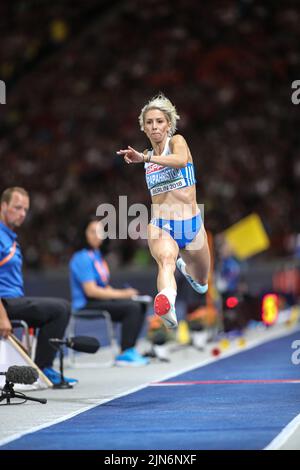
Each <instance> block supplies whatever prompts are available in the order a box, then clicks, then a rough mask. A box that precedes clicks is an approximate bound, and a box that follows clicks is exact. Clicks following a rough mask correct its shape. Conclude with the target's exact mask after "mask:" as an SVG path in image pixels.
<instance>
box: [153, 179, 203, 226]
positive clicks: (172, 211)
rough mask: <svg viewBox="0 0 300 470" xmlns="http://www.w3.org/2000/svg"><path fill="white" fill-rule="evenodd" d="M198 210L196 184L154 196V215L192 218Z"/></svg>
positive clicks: (168, 217)
mask: <svg viewBox="0 0 300 470" xmlns="http://www.w3.org/2000/svg"><path fill="white" fill-rule="evenodd" d="M198 212H199V208H198V206H197V201H196V187H195V185H193V186H188V187H187V188H182V189H174V190H173V191H168V192H166V193H163V194H158V195H157V196H153V197H152V217H156V218H161V219H168V220H171V219H174V220H185V219H191V218H192V217H194V216H195V215H196V214H198Z"/></svg>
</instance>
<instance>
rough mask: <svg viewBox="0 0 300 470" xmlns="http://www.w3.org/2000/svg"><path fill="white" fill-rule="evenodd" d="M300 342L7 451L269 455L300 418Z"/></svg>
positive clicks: (273, 344)
mask: <svg viewBox="0 0 300 470" xmlns="http://www.w3.org/2000/svg"><path fill="white" fill-rule="evenodd" d="M299 337H300V333H299V332H298V333H294V334H292V335H289V336H285V337H283V338H280V339H276V340H273V341H270V342H268V343H265V344H262V345H260V346H257V347H255V348H253V349H249V350H241V352H239V353H238V354H236V355H233V356H229V357H227V358H223V359H220V360H216V361H215V362H213V363H211V364H208V365H206V366H203V367H199V368H197V369H194V370H192V371H189V372H187V373H184V374H181V375H178V376H176V377H173V378H172V379H169V380H166V381H164V382H160V383H154V384H151V385H150V386H147V387H146V388H144V389H142V390H140V391H138V392H134V393H131V394H129V395H126V396H124V397H121V398H118V399H114V400H112V401H110V402H107V403H105V404H103V405H99V406H97V407H95V408H93V409H90V410H88V411H86V412H84V413H81V414H79V415H77V416H75V417H73V418H71V419H68V420H67V421H64V422H61V423H58V424H55V425H52V426H49V427H47V428H45V429H42V430H40V431H37V432H34V433H32V434H27V435H26V436H24V437H21V438H19V439H17V440H15V441H13V442H11V443H9V444H7V445H5V446H3V447H1V450H2V449H63V450H66V449H77V450H79V449H86V450H93V449H105V450H124V449H126V450H129V449H136V450H139V449H146V450H161V449H164V450H177V449H178V450H179V449H183V450H201V449H207V450H215V449H220V450H221V449H232V450H234V449H236V450H237V449H242V450H248V449H263V448H265V447H266V446H267V445H268V444H269V443H270V442H271V441H272V440H273V439H274V438H275V437H276V436H277V435H278V434H279V433H280V432H281V430H282V429H283V428H284V427H285V426H286V425H287V424H288V423H289V422H290V421H291V420H292V419H293V418H295V416H297V415H298V414H299V413H300V365H298V366H297V365H294V364H293V363H292V361H291V356H292V353H293V350H292V348H291V345H292V342H293V341H294V340H295V339H299ZM289 380H290V381H289ZM219 381H220V382H219ZM234 381H238V383H234ZM261 381H263V382H261ZM203 382H207V383H203ZM232 382H233V383H232Z"/></svg>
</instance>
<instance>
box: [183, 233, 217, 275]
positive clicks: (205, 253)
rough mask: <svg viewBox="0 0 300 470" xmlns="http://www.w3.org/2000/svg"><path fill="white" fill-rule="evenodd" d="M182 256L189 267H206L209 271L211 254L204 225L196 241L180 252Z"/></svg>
mask: <svg viewBox="0 0 300 470" xmlns="http://www.w3.org/2000/svg"><path fill="white" fill-rule="evenodd" d="M180 255H181V257H182V259H183V260H184V261H185V263H186V264H187V265H189V264H195V265H198V264H199V265H205V266H207V269H209V266H210V253H209V246H208V240H207V235H206V231H205V228H204V226H203V225H202V226H201V228H200V230H199V232H198V233H197V235H196V237H195V238H194V240H193V241H192V242H191V243H189V244H188V245H187V247H186V248H184V249H182V250H180Z"/></svg>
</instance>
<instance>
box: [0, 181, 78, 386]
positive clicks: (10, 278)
mask: <svg viewBox="0 0 300 470" xmlns="http://www.w3.org/2000/svg"><path fill="white" fill-rule="evenodd" d="M28 209H29V195H28V193H27V191H25V190H24V189H23V188H19V187H13V188H8V189H6V190H5V191H4V192H3V194H2V196H1V207H0V337H1V336H2V337H4V338H5V337H7V336H8V335H9V333H11V331H12V326H11V323H10V320H24V321H25V322H26V323H27V324H28V325H29V327H33V328H38V329H39V334H38V340H37V348H36V357H35V362H36V364H37V366H38V367H39V368H40V369H41V370H42V371H43V372H44V374H45V375H46V376H47V377H48V378H49V380H50V381H51V382H52V383H54V384H57V383H59V382H60V374H59V373H58V372H56V371H55V370H54V369H53V368H52V364H53V361H54V358H55V355H56V351H55V349H53V348H52V346H51V345H50V344H49V341H48V340H49V338H62V337H63V335H64V332H65V329H66V326H67V324H68V321H69V317H70V304H69V302H68V301H66V300H63V299H54V298H53V299H52V298H45V297H25V296H24V289H23V275H22V254H21V249H20V245H19V243H18V242H17V234H16V233H15V232H14V230H15V229H17V228H18V227H20V226H21V225H22V223H23V222H24V220H25V218H26V215H27V212H28ZM66 380H67V381H68V382H69V383H76V382H77V380H75V379H68V378H66Z"/></svg>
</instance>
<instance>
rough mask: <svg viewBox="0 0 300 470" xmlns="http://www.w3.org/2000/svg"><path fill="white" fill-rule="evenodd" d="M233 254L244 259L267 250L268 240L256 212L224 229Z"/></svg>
mask: <svg viewBox="0 0 300 470" xmlns="http://www.w3.org/2000/svg"><path fill="white" fill-rule="evenodd" d="M224 236H225V239H226V241H227V243H228V244H229V245H230V247H231V248H232V250H233V252H234V254H235V256H236V257H237V258H239V259H246V258H249V257H250V256H253V255H256V254H257V253H260V252H261V251H264V250H267V249H268V248H269V246H270V240H269V238H268V235H267V233H266V231H265V229H264V226H263V224H262V221H261V219H260V217H259V216H258V215H257V214H251V215H249V216H248V217H245V218H244V219H242V220H240V221H239V222H237V223H236V224H234V225H232V226H231V227H229V228H228V229H227V230H225V231H224Z"/></svg>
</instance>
